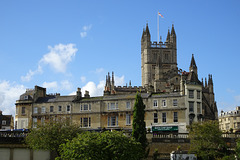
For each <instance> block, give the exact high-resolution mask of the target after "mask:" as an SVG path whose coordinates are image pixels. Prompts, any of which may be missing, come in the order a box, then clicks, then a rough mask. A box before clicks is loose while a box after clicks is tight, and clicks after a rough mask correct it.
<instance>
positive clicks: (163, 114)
mask: <svg viewBox="0 0 240 160" xmlns="http://www.w3.org/2000/svg"><path fill="white" fill-rule="evenodd" d="M166 115H167V114H166V113H162V122H163V123H165V122H166Z"/></svg>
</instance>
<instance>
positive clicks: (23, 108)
mask: <svg viewBox="0 0 240 160" xmlns="http://www.w3.org/2000/svg"><path fill="white" fill-rule="evenodd" d="M21 114H22V115H25V114H26V107H22V111H21Z"/></svg>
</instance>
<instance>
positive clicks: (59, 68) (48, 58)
mask: <svg viewBox="0 0 240 160" xmlns="http://www.w3.org/2000/svg"><path fill="white" fill-rule="evenodd" d="M48 49H49V50H50V52H49V53H47V54H45V55H44V56H43V58H42V59H41V60H40V64H41V63H43V64H48V65H50V66H51V67H52V68H53V69H54V71H56V72H62V73H65V72H66V68H67V64H68V63H69V62H71V61H72V59H73V57H74V56H75V54H76V52H77V50H78V49H77V48H75V45H74V44H67V45H64V44H59V45H55V46H54V47H51V46H48Z"/></svg>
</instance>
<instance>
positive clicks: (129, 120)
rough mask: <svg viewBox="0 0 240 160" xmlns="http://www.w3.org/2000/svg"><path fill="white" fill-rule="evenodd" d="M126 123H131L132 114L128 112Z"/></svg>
mask: <svg viewBox="0 0 240 160" xmlns="http://www.w3.org/2000/svg"><path fill="white" fill-rule="evenodd" d="M126 125H131V114H129V113H127V114H126Z"/></svg>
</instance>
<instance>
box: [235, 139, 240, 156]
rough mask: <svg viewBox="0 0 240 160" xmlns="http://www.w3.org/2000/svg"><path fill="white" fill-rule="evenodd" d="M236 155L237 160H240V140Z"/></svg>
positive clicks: (237, 144)
mask: <svg viewBox="0 0 240 160" xmlns="http://www.w3.org/2000/svg"><path fill="white" fill-rule="evenodd" d="M235 153H236V156H237V159H240V139H238V140H237V141H236V148H235Z"/></svg>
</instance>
